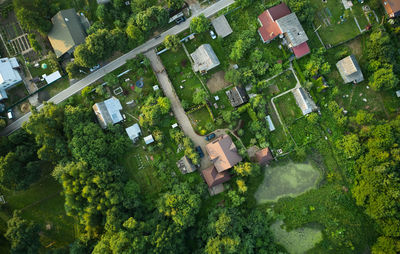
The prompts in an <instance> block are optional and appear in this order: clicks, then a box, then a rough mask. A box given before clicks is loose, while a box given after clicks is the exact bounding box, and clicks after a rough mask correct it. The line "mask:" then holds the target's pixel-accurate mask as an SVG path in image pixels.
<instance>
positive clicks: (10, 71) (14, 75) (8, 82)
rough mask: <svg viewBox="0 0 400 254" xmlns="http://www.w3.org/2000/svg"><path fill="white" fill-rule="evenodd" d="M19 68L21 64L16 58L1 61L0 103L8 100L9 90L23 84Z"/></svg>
mask: <svg viewBox="0 0 400 254" xmlns="http://www.w3.org/2000/svg"><path fill="white" fill-rule="evenodd" d="M18 68H19V63H18V61H17V59H16V58H15V57H13V58H1V59H0V101H1V100H3V99H7V98H8V96H7V92H6V90H7V89H9V88H11V87H13V86H15V85H16V84H18V83H20V82H22V78H21V75H20V74H19V72H18Z"/></svg>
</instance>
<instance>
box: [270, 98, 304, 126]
mask: <svg viewBox="0 0 400 254" xmlns="http://www.w3.org/2000/svg"><path fill="white" fill-rule="evenodd" d="M274 102H275V106H276V108H277V110H278V112H279V114H280V117H281V119H282V121H283V122H284V123H286V124H290V123H292V122H293V121H295V120H296V119H298V118H299V117H301V116H302V112H301V110H300V108H299V107H298V106H297V103H296V99H295V98H294V95H293V93H291V92H290V93H287V94H285V95H282V96H280V97H278V98H276V99H275V100H274Z"/></svg>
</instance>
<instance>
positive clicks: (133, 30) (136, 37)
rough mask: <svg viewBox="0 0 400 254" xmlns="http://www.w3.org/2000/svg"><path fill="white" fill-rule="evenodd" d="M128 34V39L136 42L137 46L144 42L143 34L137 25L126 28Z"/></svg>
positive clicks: (129, 25)
mask: <svg viewBox="0 0 400 254" xmlns="http://www.w3.org/2000/svg"><path fill="white" fill-rule="evenodd" d="M126 34H127V35H128V38H129V39H131V40H133V41H134V42H136V43H137V44H139V43H141V42H143V40H144V35H143V32H142V31H141V30H140V29H139V28H138V27H137V26H135V24H128V26H127V27H126Z"/></svg>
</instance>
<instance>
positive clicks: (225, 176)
mask: <svg viewBox="0 0 400 254" xmlns="http://www.w3.org/2000/svg"><path fill="white" fill-rule="evenodd" d="M201 174H202V175H203V178H204V180H205V181H206V183H207V185H208V187H210V188H211V187H214V186H216V185H218V184H221V183H225V182H227V181H229V180H230V179H231V175H230V174H229V173H228V171H224V172H221V173H218V171H217V169H216V168H215V167H214V166H211V167H209V168H207V169H205V170H203V171H202V172H201Z"/></svg>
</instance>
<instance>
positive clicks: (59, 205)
mask: <svg viewBox="0 0 400 254" xmlns="http://www.w3.org/2000/svg"><path fill="white" fill-rule="evenodd" d="M61 191H62V187H61V185H60V184H59V183H58V182H56V181H55V180H54V179H53V178H52V176H50V175H47V176H45V177H42V179H41V180H39V181H38V182H36V183H34V184H33V185H32V186H31V187H30V188H29V189H27V190H23V191H17V192H3V193H2V194H4V197H5V199H6V202H7V204H6V205H5V206H3V207H2V208H1V210H0V227H1V228H0V229H1V231H2V232H3V233H4V232H5V230H6V221H7V220H8V219H9V218H10V217H11V216H12V211H14V210H21V211H22V217H23V218H25V219H28V220H31V221H34V222H35V223H37V224H38V225H39V226H40V228H41V242H42V244H43V245H44V246H47V245H49V244H52V245H53V246H54V247H62V246H66V245H67V244H69V243H71V242H73V240H74V220H73V218H72V217H69V216H67V215H66V214H65V209H64V197H63V196H62V195H61V194H60V193H61ZM46 225H50V228H51V229H50V230H47V229H46Z"/></svg>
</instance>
